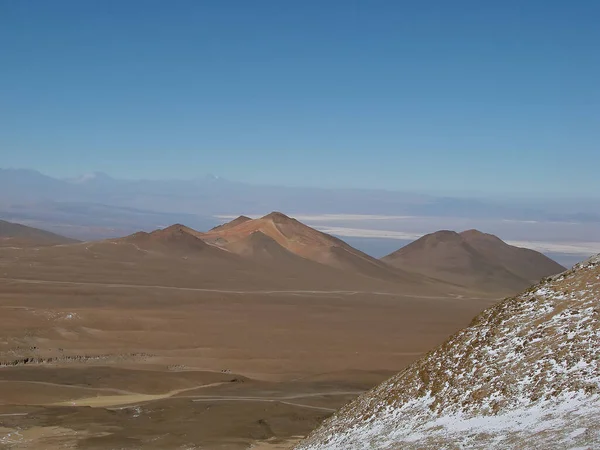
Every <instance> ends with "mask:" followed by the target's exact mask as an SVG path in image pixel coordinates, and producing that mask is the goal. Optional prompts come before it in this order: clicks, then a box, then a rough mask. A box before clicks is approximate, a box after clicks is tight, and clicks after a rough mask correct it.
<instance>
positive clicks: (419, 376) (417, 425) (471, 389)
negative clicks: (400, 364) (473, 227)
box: [297, 256, 600, 450]
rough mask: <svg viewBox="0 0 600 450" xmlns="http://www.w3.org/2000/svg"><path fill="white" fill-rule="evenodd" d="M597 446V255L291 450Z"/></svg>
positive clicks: (479, 322)
mask: <svg viewBox="0 0 600 450" xmlns="http://www.w3.org/2000/svg"><path fill="white" fill-rule="evenodd" d="M442 448H452V449H454V448H469V449H471V448H476V449H489V448H498V449H511V448H515V449H516V448H519V449H520V448H527V449H591V448H600V256H596V257H594V258H591V259H590V260H588V261H586V262H584V263H581V264H579V265H577V266H575V267H574V268H573V269H572V270H569V271H567V272H565V273H563V274H560V275H556V276H554V277H552V278H547V279H545V280H543V281H542V282H541V283H540V284H538V285H535V286H534V287H532V288H530V289H529V290H527V291H526V292H524V293H522V294H521V295H519V296H517V297H513V298H509V299H507V300H504V301H503V302H501V303H499V304H498V305H496V306H494V307H492V308H490V309H488V310H486V311H484V312H483V313H482V314H480V315H479V316H478V317H477V318H475V319H474V321H473V322H472V323H471V325H470V326H469V327H468V328H465V329H464V330H462V331H460V332H458V333H457V334H456V335H454V336H453V337H452V338H450V339H449V340H448V341H447V342H446V343H445V344H443V345H442V346H440V347H439V348H437V349H436V350H434V351H432V352H430V353H429V354H427V355H426V356H425V357H423V358H422V359H420V360H419V361H417V362H416V363H414V364H413V365H411V366H410V367H408V368H407V369H406V370H404V371H403V372H401V373H400V374H398V375H396V376H395V377H393V378H392V379H390V380H388V381H386V382H384V383H383V384H381V385H379V386H378V387H376V388H375V389H373V390H372V391H370V392H367V393H365V394H363V395H362V396H361V397H359V398H358V399H356V400H355V401H354V402H352V403H350V404H349V405H347V406H345V407H344V408H342V409H341V410H340V411H339V412H338V413H336V414H335V415H334V416H333V417H332V418H330V419H328V420H327V421H325V422H324V423H323V425H322V426H321V427H320V428H319V429H317V430H316V431H315V432H313V433H312V434H311V435H310V436H309V437H308V438H307V439H306V440H305V441H303V442H302V443H301V444H299V445H298V447H297V449H303V450H308V449H311V450H312V449H442Z"/></svg>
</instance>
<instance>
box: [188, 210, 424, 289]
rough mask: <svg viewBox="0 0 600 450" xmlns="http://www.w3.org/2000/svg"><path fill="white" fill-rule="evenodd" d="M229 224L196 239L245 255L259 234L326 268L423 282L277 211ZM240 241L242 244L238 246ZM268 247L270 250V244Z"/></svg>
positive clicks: (419, 278) (261, 237)
mask: <svg viewBox="0 0 600 450" xmlns="http://www.w3.org/2000/svg"><path fill="white" fill-rule="evenodd" d="M242 217H243V216H242ZM246 219H247V218H246ZM236 220H239V219H236ZM230 224H231V223H230ZM230 224H226V226H224V227H221V228H217V229H213V230H211V231H209V232H207V233H203V234H202V235H201V236H199V237H200V238H201V239H203V240H205V241H206V242H208V243H211V244H214V245H218V246H220V247H223V248H227V249H229V250H231V251H233V252H236V253H240V254H244V253H248V250H247V246H248V242H247V241H246V240H247V239H248V238H249V237H250V236H252V235H253V234H254V233H257V232H260V233H261V234H260V235H257V236H255V238H254V239H256V240H258V239H260V240H261V242H263V243H264V242H265V238H264V237H269V238H270V239H271V240H272V241H274V243H276V244H278V245H279V246H281V247H282V248H283V249H285V250H287V251H288V252H290V253H292V254H294V255H296V256H299V257H302V258H304V259H307V260H310V261H314V262H318V263H320V264H324V265H326V266H330V267H334V268H337V269H341V270H346V271H347V270H350V271H353V272H358V273H360V274H362V275H366V276H370V277H374V278H379V279H390V280H398V281H405V282H423V280H422V279H421V277H418V276H414V275H412V274H406V273H404V272H403V271H402V270H395V269H394V268H392V267H390V266H388V265H387V264H386V263H384V262H382V261H379V260H377V259H375V258H372V257H371V256H369V255H367V254H365V253H363V252H361V251H359V250H357V249H355V248H354V247H351V246H350V245H348V244H346V243H345V242H344V241H342V240H341V239H338V238H336V237H333V236H330V235H328V234H325V233H322V232H320V231H318V230H315V229H314V228H311V227H309V226H307V225H304V224H303V223H301V222H299V221H297V220H296V219H292V218H290V217H288V216H286V215H285V214H282V213H280V212H272V213H270V214H268V215H266V216H264V217H261V218H259V219H254V220H241V221H238V223H237V225H232V226H228V225H230ZM263 236H264V237H263ZM239 242H242V243H241V244H238V243H239ZM256 245H257V242H256V241H251V247H255V246H256ZM269 245H270V248H271V250H272V249H273V243H269Z"/></svg>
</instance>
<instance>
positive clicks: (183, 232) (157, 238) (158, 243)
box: [113, 224, 227, 256]
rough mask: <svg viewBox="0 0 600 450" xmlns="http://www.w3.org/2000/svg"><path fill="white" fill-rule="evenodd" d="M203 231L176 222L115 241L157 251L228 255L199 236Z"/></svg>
mask: <svg viewBox="0 0 600 450" xmlns="http://www.w3.org/2000/svg"><path fill="white" fill-rule="evenodd" d="M201 234H202V233H199V232H198V231H196V230H194V229H192V228H189V227H186V226H185V225H181V224H175V225H171V226H169V227H167V228H163V229H159V230H155V231H152V232H151V233H146V232H144V231H139V232H137V233H135V234H132V235H130V236H126V237H124V238H121V239H115V240H113V242H119V241H122V242H126V243H130V244H134V245H135V246H137V247H139V248H142V249H144V250H155V251H162V252H168V251H176V252H184V253H186V252H187V253H193V254H197V253H198V252H200V251H202V252H209V253H212V254H214V255H216V256H223V255H226V253H227V252H226V251H224V250H223V249H220V248H217V247H214V246H212V245H209V244H207V243H206V242H204V241H203V240H202V239H200V238H199V236H200V235H201Z"/></svg>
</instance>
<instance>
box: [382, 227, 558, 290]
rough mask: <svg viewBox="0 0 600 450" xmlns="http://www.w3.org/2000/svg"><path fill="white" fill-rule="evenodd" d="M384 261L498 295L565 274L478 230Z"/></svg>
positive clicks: (441, 237)
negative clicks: (551, 276) (497, 293)
mask: <svg viewBox="0 0 600 450" xmlns="http://www.w3.org/2000/svg"><path fill="white" fill-rule="evenodd" d="M383 261H385V262H387V263H388V264H390V265H392V266H394V267H397V268H400V269H403V270H407V271H413V272H416V273H420V274H423V275H427V276H429V277H432V278H436V279H439V280H443V281H446V282H449V283H453V284H456V285H460V286H465V287H469V288H475V289H483V290H497V291H518V290H519V289H524V288H526V287H527V286H529V285H531V284H532V283H535V282H537V281H539V280H540V279H541V278H543V277H545V276H548V275H554V274H556V273H559V272H562V271H564V270H566V269H565V268H564V267H562V266H561V265H560V264H558V263H556V262H555V261H553V260H551V259H550V258H548V257H546V256H544V255H543V254H541V253H539V252H536V251H534V250H529V249H525V248H519V247H514V246H512V245H508V244H506V243H505V242H504V241H502V240H501V239H499V238H498V237H496V236H494V235H491V234H486V233H482V232H480V231H477V230H469V231H464V232H462V233H456V232H454V231H447V230H443V231H438V232H436V233H432V234H428V235H426V236H423V237H422V238H420V239H418V240H416V241H415V242H413V243H411V244H409V245H407V246H406V247H403V248H401V249H400V250H397V251H396V252H394V253H392V254H390V255H388V256H386V257H385V258H383Z"/></svg>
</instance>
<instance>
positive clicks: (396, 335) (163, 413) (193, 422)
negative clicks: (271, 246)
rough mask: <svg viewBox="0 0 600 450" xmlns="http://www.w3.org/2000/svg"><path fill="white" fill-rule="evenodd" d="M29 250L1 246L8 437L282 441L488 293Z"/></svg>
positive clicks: (201, 444)
mask: <svg viewBox="0 0 600 450" xmlns="http://www.w3.org/2000/svg"><path fill="white" fill-rule="evenodd" d="M28 252H29V253H27V254H22V255H21V254H19V253H18V251H17V250H5V252H4V253H3V254H2V255H0V265H1V266H2V267H1V268H0V276H1V277H3V278H2V279H0V361H1V362H2V364H3V365H4V366H3V367H0V444H1V445H0V446H1V447H2V448H40V449H52V448H91V449H94V448H97V449H106V448H108V449H113V448H114V449H121V448H123V449H134V448H144V449H147V448H149V449H152V448H156V449H159V448H160V449H163V448H179V449H184V448H186V449H192V448H198V449H200V448H204V449H246V448H255V449H276V448H288V447H289V446H290V445H291V444H292V443H293V442H295V441H296V440H297V439H298V437H301V436H304V435H306V434H307V433H308V432H309V431H311V430H312V429H313V428H315V427H316V426H317V425H318V424H319V423H320V422H321V421H322V420H323V419H324V418H326V417H328V416H329V415H330V414H331V413H332V412H333V410H335V409H337V408H339V407H340V406H341V405H343V404H345V403H347V402H348V401H350V400H351V399H352V398H354V397H355V396H356V395H358V394H359V393H360V392H362V391H364V390H366V389H369V388H370V387H372V386H374V385H375V384H377V383H379V382H380V381H382V380H384V379H386V378H388V377H389V376H391V375H392V374H394V373H396V372H398V371H399V370H400V369H402V368H403V367H405V366H406V365H407V364H408V363H410V362H412V361H413V360H414V359H416V358H417V357H419V356H420V355H422V354H423V353H424V352H427V351H428V350H430V349H432V348H433V347H435V346H436V345H437V344H439V343H441V342H442V341H443V340H445V338H446V337H447V336H448V335H449V334H451V333H453V332H454V331H456V330H458V329H460V328H462V327H464V326H466V325H467V324H468V323H469V322H470V320H471V318H472V317H473V316H475V315H476V314H477V313H478V312H479V311H481V310H482V309H483V308H485V307H487V306H488V305H490V304H491V303H493V302H494V300H492V299H477V298H469V297H464V298H457V297H456V296H448V297H443V296H436V295H431V294H430V293H427V292H424V293H423V295H421V296H419V294H418V293H414V292H412V291H411V293H410V294H405V293H403V290H402V288H401V287H397V288H396V289H395V290H394V289H390V288H389V286H383V287H382V288H381V289H379V288H377V289H376V290H375V289H374V288H373V286H371V285H367V286H365V289H364V290H361V291H359V292H357V289H356V281H354V282H353V283H352V284H353V286H352V288H351V289H348V290H347V291H346V290H343V289H339V288H337V289H331V290H329V291H328V289H326V288H322V287H320V286H319V289H315V288H313V290H311V287H310V286H308V287H307V289H306V290H303V289H298V284H299V282H295V283H291V284H290V288H289V290H288V289H286V286H285V283H284V282H283V281H282V280H278V281H277V282H276V283H273V285H274V286H273V289H269V288H268V283H267V284H261V285H256V286H248V289H247V291H244V290H243V287H244V286H242V285H241V284H236V285H232V286H231V287H229V286H228V285H227V283H226V282H225V281H226V280H225V281H223V280H215V281H214V282H213V283H206V284H208V285H209V286H210V288H211V289H213V290H202V286H204V285H205V284H203V283H202V282H201V281H202V280H200V281H198V277H197V276H194V274H191V275H190V274H188V273H185V272H181V271H180V272H178V273H179V274H178V275H177V276H173V277H172V278H169V274H170V273H171V272H166V273H161V272H160V271H158V270H153V271H148V275H145V276H144V271H143V270H142V269H143V266H142V267H141V268H140V267H139V266H138V263H137V261H136V260H131V261H129V262H128V261H127V259H126V258H121V264H120V265H118V270H117V269H115V270H114V273H113V272H111V271H110V270H109V269H107V267H105V266H102V267H100V266H99V267H100V268H99V269H98V270H97V271H94V270H93V269H94V267H95V266H94V265H93V264H96V262H95V261H94V259H96V258H95V256H94V254H90V255H86V257H87V258H88V259H86V260H83V259H81V261H77V260H74V259H73V258H71V257H70V256H69V258H68V259H67V260H65V261H64V262H63V261H61V258H60V255H58V254H53V258H52V259H51V260H49V261H50V262H44V261H41V260H40V259H39V258H38V259H36V257H35V255H32V253H31V251H30V250H28ZM87 252H89V251H87ZM57 255H58V256H57ZM69 255H70V253H69ZM88 260H89V261H88ZM74 261H76V262H74ZM129 263H130V264H129ZM140 264H142V263H140ZM153 264H155V265H156V267H158V263H153ZM153 267H154V266H153ZM128 270H129V271H131V272H132V274H131V276H129V274H128V272H127V271H128ZM169 270H171V271H172V272H173V273H174V269H173V268H172V267H171V268H170V269H169ZM117 272H118V274H117V275H118V276H117V275H115V273H117ZM186 277H188V278H186ZM128 279H133V280H134V281H135V282H132V283H127V280H128ZM265 283H266V282H265ZM178 285H180V286H183V287H186V289H178ZM338 285H341V284H340V283H338ZM230 290H235V291H236V292H235V293H234V292H229V291H230ZM370 292H372V293H370ZM384 293H385V295H383V294H384ZM13 364H14V365H13Z"/></svg>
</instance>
